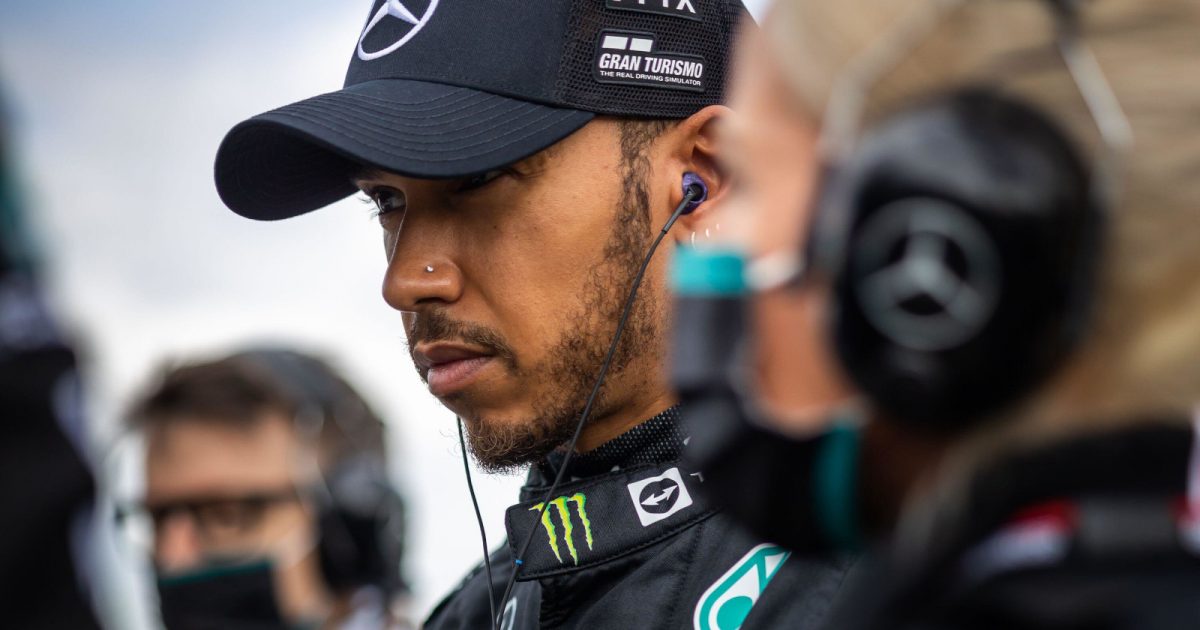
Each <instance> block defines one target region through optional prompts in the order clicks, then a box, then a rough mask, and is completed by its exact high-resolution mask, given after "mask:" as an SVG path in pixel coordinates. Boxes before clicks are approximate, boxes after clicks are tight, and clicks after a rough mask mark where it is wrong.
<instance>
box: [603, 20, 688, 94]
mask: <svg viewBox="0 0 1200 630" xmlns="http://www.w3.org/2000/svg"><path fill="white" fill-rule="evenodd" d="M592 76H594V77H595V79H596V81H598V82H600V83H615V84H619V85H641V86H646V87H657V88H666V89H670V90H689V91H692V92H703V91H704V57H701V56H699V55H684V54H677V53H667V52H659V51H657V50H655V37H654V35H653V34H650V33H637V32H632V31H613V30H606V31H602V32H601V33H600V41H599V42H597V44H596V62H595V65H594V66H593V68H592Z"/></svg>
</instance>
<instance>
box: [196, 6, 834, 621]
mask: <svg viewBox="0 0 1200 630" xmlns="http://www.w3.org/2000/svg"><path fill="white" fill-rule="evenodd" d="M369 15H370V17H369V19H368V21H367V23H366V25H365V27H364V30H363V32H362V35H361V36H360V37H359V41H358V42H357V45H356V46H355V48H354V56H353V57H352V59H351V62H350V66H349V69H348V72H347V75H346V82H345V88H344V89H342V90H341V91H338V92H332V93H329V94H325V95H321V96H317V97H314V98H311V99H308V100H305V101H301V102H299V103H294V104H291V105H287V106H284V107H281V108H279V109H277V110H274V111H272V112H268V113H266V114H262V115H260V116H257V117H254V118H251V119H250V120H247V121H245V122H243V123H240V124H239V125H237V126H236V127H235V128H234V129H233V130H231V131H230V132H229V134H228V135H227V136H226V137H225V139H224V141H223V142H222V145H221V148H220V149H219V152H218V155H217V160H216V169H215V170H216V183H217V189H218V191H219V192H220V194H221V197H222V199H223V200H224V201H225V203H226V204H227V205H229V207H230V208H232V209H233V210H234V211H235V212H237V213H239V214H241V215H243V216H247V217H250V218H254V219H260V220H274V219H284V218H288V217H293V216H296V215H300V214H303V213H306V212H310V211H313V210H316V209H318V208H320V207H322V206H324V205H327V204H329V203H332V202H334V201H336V200H338V199H341V198H343V197H346V196H349V195H351V194H353V193H354V192H356V191H361V192H362V193H363V194H365V195H366V196H367V197H369V199H370V202H371V203H373V204H374V206H375V209H376V210H377V212H378V220H379V223H380V225H381V226H382V228H383V234H382V236H383V245H384V251H385V254H386V256H387V263H388V267H387V272H386V275H385V278H384V286H383V293H384V298H385V299H386V300H387V302H388V303H389V304H390V305H391V306H392V307H393V308H395V309H396V310H399V311H401V312H402V313H403V314H404V323H405V328H406V333H407V336H408V340H409V343H410V352H411V355H412V358H413V361H414V363H415V365H416V367H417V370H418V371H419V373H420V375H421V378H422V379H423V380H425V381H426V383H427V384H428V386H429V389H430V392H431V393H433V394H434V395H435V396H436V397H437V398H438V399H439V400H440V401H441V402H442V403H443V404H444V405H445V406H446V407H447V408H449V409H450V410H452V411H453V412H454V413H455V414H457V415H458V416H459V418H460V426H459V428H460V436H461V434H462V430H463V429H465V433H466V438H465V439H464V442H467V443H469V445H470V447H469V448H470V451H471V452H472V453H473V454H474V456H475V459H476V460H477V461H478V462H479V463H480V464H481V465H482V466H483V467H484V468H485V469H488V470H492V471H509V470H521V469H524V468H525V467H528V469H529V471H528V476H527V481H526V485H525V487H524V488H523V489H522V491H521V494H520V497H519V503H517V504H515V505H513V506H512V507H510V508H509V509H508V511H507V513H506V518H505V524H506V526H507V532H508V540H507V543H506V544H504V545H503V546H502V547H501V548H500V549H498V550H496V551H495V552H494V553H493V552H492V551H491V550H489V549H486V541H484V546H485V550H484V553H485V554H488V555H487V556H485V563H484V565H483V566H481V567H479V568H478V569H477V570H475V571H474V572H472V573H471V575H469V576H468V577H467V579H466V580H464V582H463V584H462V586H460V587H459V588H458V589H457V590H456V591H455V592H454V593H452V594H451V595H450V596H448V597H447V598H446V599H445V600H443V602H442V603H441V604H440V605H439V606H438V607H437V608H436V609H435V610H434V611H433V613H432V615H431V617H430V618H429V620H428V621H427V627H430V628H485V627H497V626H500V625H501V624H502V626H503V627H504V628H509V629H514V628H539V627H547V626H556V627H557V626H570V627H587V628H609V627H616V628H624V627H681V626H684V625H689V624H694V625H695V626H696V627H699V628H718V627H720V628H738V627H743V624H744V627H746V628H769V627H781V626H788V627H797V628H811V627H815V626H816V625H817V624H818V623H820V621H821V620H822V619H823V618H824V617H825V614H826V612H827V611H828V608H829V604H830V601H831V600H832V599H833V598H834V597H835V595H836V594H837V592H838V589H839V587H840V585H841V583H842V579H843V576H844V573H845V571H846V568H847V566H848V564H849V561H848V560H845V559H830V558H826V557H819V558H813V557H804V556H800V555H793V554H790V553H789V552H787V551H786V550H784V549H781V548H779V547H778V546H776V545H773V544H769V543H768V542H767V541H765V540H763V539H761V538H757V537H754V536H751V535H749V534H748V533H747V532H745V531H744V530H743V529H741V528H740V527H738V526H736V525H734V524H733V523H732V522H731V521H730V520H728V519H727V518H726V517H725V516H724V515H723V514H721V513H720V512H719V511H715V510H713V509H711V506H710V505H708V504H707V503H706V502H703V501H701V500H698V499H697V498H696V492H697V489H698V488H699V487H700V486H701V485H702V484H704V483H705V479H704V477H703V476H702V475H699V474H696V472H695V471H693V470H690V469H688V468H687V467H685V466H683V465H681V462H680V459H681V454H682V452H683V450H684V444H685V443H686V441H687V435H686V433H685V432H684V431H683V430H682V427H681V426H680V423H679V421H678V414H677V410H676V409H675V407H674V403H675V401H674V399H673V395H672V393H671V391H670V388H669V385H668V383H667V374H666V370H665V369H664V360H665V354H666V348H667V344H666V335H667V330H668V327H669V323H670V321H669V317H668V310H669V309H668V306H669V305H668V303H667V300H666V298H667V293H666V290H667V286H666V269H667V262H668V260H669V259H670V257H671V255H672V250H674V249H676V248H677V247H680V246H683V245H684V244H686V243H689V242H691V241H693V240H695V239H696V238H704V230H703V228H702V221H703V217H704V216H706V215H707V211H706V208H707V206H706V205H705V203H707V202H704V199H705V198H707V199H708V200H710V201H716V200H719V199H721V198H722V197H723V196H724V195H725V193H726V192H727V190H728V187H729V180H728V178H726V177H725V173H724V171H723V169H722V168H721V167H720V166H719V165H718V155H717V153H716V151H715V149H716V133H717V129H718V128H719V125H720V123H721V120H722V119H724V118H725V117H727V116H728V115H729V110H728V109H727V108H725V107H723V106H722V105H721V102H722V100H723V95H724V83H725V80H726V78H727V76H728V73H727V68H726V58H727V55H728V51H729V47H730V40H731V38H732V36H733V31H734V28H735V27H736V26H737V24H738V23H739V21H740V20H742V19H744V18H745V11H744V8H743V7H742V6H741V3H740V2H737V1H726V0H720V1H716V0H706V1H704V2H693V1H678V2H652V3H645V2H634V1H631V0H608V1H607V2H601V1H600V0H594V1H589V2H567V1H556V2H533V3H531V2H524V1H516V0H496V1H489V2H480V3H465V2H442V3H438V2H429V1H422V0H404V1H397V0H387V1H384V0H377V1H376V2H374V3H373V5H372V10H371V13H370V14H369ZM656 237H657V240H656ZM664 239H665V241H666V242H667V243H669V245H668V246H667V247H664V248H663V250H662V251H660V252H659V253H658V254H657V255H655V254H654V252H655V249H654V248H655V247H657V245H658V243H660V242H662V241H663V240H664ZM643 274H644V275H643ZM643 278H644V283H643V284H642V285H641V290H640V293H638V292H637V291H638V287H639V282H641V281H642V279H643ZM622 330H623V331H624V332H623V334H622V333H621V332H620V331H622ZM610 367H611V369H609V368H610ZM589 414H590V415H589ZM465 450H467V449H466V447H464V451H465ZM465 457H466V454H465V453H464V467H466V461H465ZM468 470H469V469H468ZM468 474H469V472H468ZM468 480H469V477H468ZM463 499H464V500H466V499H467V497H465V496H464V497H463ZM480 521H481V522H482V517H481V518H480ZM481 526H482V524H481ZM785 593H786V594H787V596H786V598H785V599H780V596H781V594H785ZM798 594H802V595H798ZM501 619H502V620H503V621H501Z"/></svg>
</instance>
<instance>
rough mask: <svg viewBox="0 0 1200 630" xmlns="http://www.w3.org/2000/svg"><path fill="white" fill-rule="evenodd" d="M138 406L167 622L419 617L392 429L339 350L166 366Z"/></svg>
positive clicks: (149, 519)
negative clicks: (408, 602) (329, 354)
mask: <svg viewBox="0 0 1200 630" xmlns="http://www.w3.org/2000/svg"><path fill="white" fill-rule="evenodd" d="M129 420H130V422H131V425H132V427H133V428H134V429H136V431H138V432H139V433H140V435H141V436H142V438H143V440H144V443H145V482H146V485H145V496H144V498H143V499H142V501H140V502H139V503H138V504H136V505H133V506H127V507H125V508H124V509H122V511H121V512H120V513H119V514H118V516H119V517H120V518H121V520H122V525H123V527H124V529H125V530H126V532H127V533H128V534H129V535H130V536H131V537H134V538H135V539H140V540H141V542H143V543H145V544H146V546H147V549H148V550H151V553H152V559H153V564H154V567H155V572H156V574H157V583H158V591H159V599H160V609H161V613H162V618H163V621H164V624H165V625H166V627H167V628H170V629H172V630H175V629H192V628H247V629H250V628H395V627H409V626H408V624H407V622H406V618H405V615H406V611H405V610H404V604H405V595H406V593H407V586H406V585H405V582H404V580H403V579H402V570H401V561H402V557H403V543H404V505H403V502H402V501H401V499H400V496H399V495H398V494H397V493H396V491H395V490H394V489H393V487H392V485H391V483H390V481H389V479H388V476H387V453H386V450H385V446H384V444H385V428H384V424H383V422H382V421H381V420H380V418H379V417H378V416H377V415H376V414H375V413H374V411H372V410H371V408H370V407H369V406H368V405H367V403H366V402H365V401H364V400H363V399H362V397H361V396H359V394H358V393H357V392H356V391H355V390H354V389H353V388H352V387H351V386H350V385H349V384H348V383H347V382H346V381H345V380H344V379H342V378H341V377H340V376H338V375H337V373H336V372H334V371H333V370H332V368H330V367H329V365H328V364H326V363H325V362H323V361H321V360H319V359H317V358H315V357H312V356H309V355H305V354H301V353H299V352H295V351H290V350H282V349H256V350H250V351H245V352H240V353H237V354H234V355H231V356H227V357H224V358H220V359H216V360H211V361H202V362H195V363H188V364H183V365H178V366H175V367H171V368H169V369H166V370H164V371H162V372H161V373H160V374H159V375H157V376H156V377H155V379H154V382H153V383H152V385H151V386H150V388H149V389H148V391H147V392H146V393H145V395H144V396H143V397H141V398H140V400H138V401H137V402H136V404H135V405H133V407H132V409H131V411H130V413H129Z"/></svg>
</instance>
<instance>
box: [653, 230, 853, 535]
mask: <svg viewBox="0 0 1200 630" xmlns="http://www.w3.org/2000/svg"><path fill="white" fill-rule="evenodd" d="M674 273H675V277H674V285H675V294H676V301H675V313H676V320H675V328H674V346H673V348H672V352H673V356H672V361H671V366H672V374H671V377H672V384H673V385H674V387H675V390H676V391H677V392H678V395H679V402H680V410H681V412H682V414H683V417H684V418H685V421H686V422H687V430H688V434H689V435H690V436H691V439H690V440H689V442H688V449H687V451H686V455H687V457H688V458H689V459H690V460H691V461H692V463H693V465H695V466H697V467H698V468H699V469H700V470H702V471H703V474H704V488H705V489H706V491H707V492H708V493H709V494H710V495H711V496H712V497H713V498H714V499H715V500H716V501H717V503H719V504H720V505H721V507H722V509H723V510H724V511H725V512H726V513H727V514H729V515H730V516H731V517H733V518H734V519H736V520H738V521H739V522H741V523H742V525H743V526H745V527H746V528H747V529H749V530H750V531H752V532H754V533H755V534H756V535H758V536H760V537H763V538H764V539H766V540H772V541H775V542H778V543H780V544H783V545H785V546H788V547H789V548H792V549H796V550H802V551H828V550H854V549H856V548H858V547H859V546H860V545H861V539H860V531H859V518H858V515H857V501H858V493H857V481H858V479H857V477H858V454H859V447H860V434H861V431H860V427H861V426H862V424H863V422H862V419H861V413H859V412H858V411H857V409H856V407H855V406H853V405H848V406H846V407H844V408H842V409H839V410H837V411H831V412H830V413H829V416H830V417H829V421H828V422H822V423H818V424H819V425H820V426H823V427H825V428H823V429H821V430H820V431H816V432H813V433H811V434H809V435H804V436H784V435H781V434H779V433H777V432H775V431H774V430H772V429H770V428H768V427H770V426H773V425H774V424H775V423H771V422H766V421H765V419H767V418H769V417H770V416H769V413H770V412H769V411H767V410H766V409H764V408H762V406H761V405H758V404H757V403H756V400H755V397H754V396H753V395H752V394H750V393H748V392H750V391H751V390H752V389H753V388H752V386H751V385H750V384H749V383H748V382H747V378H748V375H747V372H746V370H745V369H744V368H743V366H744V365H745V364H746V360H745V358H746V356H745V355H746V352H747V346H748V345H749V344H748V340H749V335H750V334H751V333H750V329H749V323H748V321H747V312H748V310H749V305H748V303H747V299H746V298H747V296H748V293H749V288H748V287H747V286H746V282H745V280H744V277H745V260H744V258H742V257H741V256H739V255H738V254H736V253H732V252H701V251H686V252H681V253H680V254H679V255H678V259H677V261H676V267H675V270H674Z"/></svg>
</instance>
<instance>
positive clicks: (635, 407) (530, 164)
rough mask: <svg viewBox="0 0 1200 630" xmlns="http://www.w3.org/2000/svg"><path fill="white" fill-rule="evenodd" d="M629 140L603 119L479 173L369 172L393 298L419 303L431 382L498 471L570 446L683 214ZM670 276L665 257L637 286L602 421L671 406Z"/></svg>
mask: <svg viewBox="0 0 1200 630" xmlns="http://www.w3.org/2000/svg"><path fill="white" fill-rule="evenodd" d="M621 143H622V134H621V132H620V126H619V125H618V124H617V123H615V122H613V121H607V120H598V121H594V122H592V123H590V124H588V125H587V126H585V127H584V128H582V129H581V130H580V131H578V132H576V133H574V134H573V135H571V136H570V137H568V138H567V139H565V140H563V141H561V142H560V143H558V144H557V145H555V146H554V147H552V148H551V149H549V150H547V151H543V152H542V153H540V154H537V155H535V156H533V157H531V158H529V159H526V160H524V161H522V162H519V163H516V164H513V165H511V166H510V167H508V168H507V169H504V170H501V171H494V172H491V173H487V174H484V175H482V176H479V177H474V178H467V179H457V180H442V181H434V180H418V179H412V178H406V177H402V176H399V175H394V174H388V173H372V174H368V175H366V176H363V177H361V178H360V179H358V180H357V184H358V185H359V187H360V188H362V189H363V190H364V191H365V192H366V193H367V194H368V195H369V196H370V197H372V198H373V199H374V200H375V201H376V203H377V204H378V205H379V207H380V211H381V215H380V217H379V218H380V223H381V224H382V226H383V228H384V247H385V251H386V252H387V256H388V271H387V275H386V277H385V281H384V297H385V299H386V300H387V301H388V303H389V304H391V305H392V306H393V307H394V308H396V309H399V310H401V311H404V312H405V329H406V333H407V335H408V339H409V344H410V351H411V353H412V357H413V360H414V362H415V364H416V366H417V369H418V371H419V372H420V374H421V377H422V378H423V379H424V380H425V381H426V382H427V383H428V385H429V389H430V391H431V392H432V393H433V394H434V395H435V396H437V397H438V399H439V400H441V401H442V403H443V404H444V405H446V406H447V407H448V408H450V409H451V410H452V411H454V412H455V413H456V414H458V415H459V416H460V417H462V418H463V420H464V421H465V422H466V423H467V427H468V432H469V434H470V438H471V447H472V450H473V451H474V453H475V455H476V457H477V458H478V459H479V461H480V462H481V463H482V464H483V465H484V466H486V467H489V468H492V469H507V468H512V467H515V466H519V465H521V464H524V463H528V462H530V461H534V460H536V459H538V458H540V457H542V456H544V455H545V454H546V453H548V452H549V451H550V450H551V449H553V448H554V447H555V446H558V445H560V444H562V443H563V442H565V441H567V439H569V437H570V435H571V432H572V431H573V428H574V423H575V421H576V420H577V418H578V415H579V412H580V411H581V410H582V407H583V404H584V402H585V399H586V398H587V395H588V393H589V391H590V390H591V388H592V385H593V383H594V381H595V378H596V376H597V373H598V370H599V368H600V365H601V363H602V361H603V358H604V354H605V352H606V351H607V348H608V345H609V343H610V341H611V338H612V335H613V333H614V331H615V329H616V324H617V320H618V319H619V317H620V312H621V308H622V306H623V303H624V300H625V296H626V294H627V292H628V291H629V288H630V284H631V281H632V279H633V277H634V275H635V274H636V271H637V267H638V265H639V264H640V262H641V259H642V257H643V255H644V254H645V250H646V247H647V246H648V244H649V242H650V237H651V236H652V230H653V229H657V223H661V221H662V220H665V218H666V217H665V213H666V212H669V210H670V209H669V208H667V206H668V204H669V203H670V201H669V199H668V197H669V194H670V188H669V187H668V186H665V185H661V183H660V185H657V186H656V185H655V184H656V181H655V179H654V172H653V169H652V168H651V164H654V163H655V161H654V156H653V155H652V154H649V155H648V154H643V155H642V156H641V158H640V159H623V157H622V151H621ZM653 150H654V148H653V147H651V148H649V149H648V151H653ZM627 157H628V156H627ZM676 185H678V184H676ZM660 214H661V215H662V216H661V217H660V216H659V215H660ZM652 226H653V227H652ZM663 269H664V263H663V261H662V260H661V258H660V259H659V260H657V261H656V264H655V265H653V266H652V268H651V270H650V272H649V273H648V274H647V279H646V281H645V282H644V284H643V286H642V288H641V290H640V292H639V297H638V300H637V303H636V305H635V307H634V311H633V314H632V316H631V319H630V323H629V325H628V327H627V328H626V330H625V333H624V335H623V338H622V343H621V346H620V349H619V351H618V353H617V355H616V359H615V361H614V363H613V367H612V369H611V371H610V372H609V375H608V378H607V380H606V382H605V388H604V391H603V393H602V395H601V398H600V401H599V404H598V405H597V408H596V410H595V412H594V415H593V418H594V419H595V420H596V421H597V422H602V421H603V419H604V418H605V417H606V416H611V415H613V414H622V413H624V414H630V413H632V414H644V415H642V416H641V418H639V419H644V418H645V417H649V416H650V415H652V414H653V413H655V412H656V411H658V410H660V409H661V407H660V406H661V405H663V404H664V403H663V400H665V399H666V396H667V394H666V391H667V389H666V386H665V382H664V380H663V377H662V374H661V362H662V357H663V354H664V352H663V341H662V329H663V326H664V320H665V318H666V314H665V313H664V311H663V308H662V304H663V302H664V300H663V299H662V296H661V292H662V291H663V288H662V284H663V282H662V278H661V276H662V273H663ZM655 407H660V408H659V409H656V408H655Z"/></svg>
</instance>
